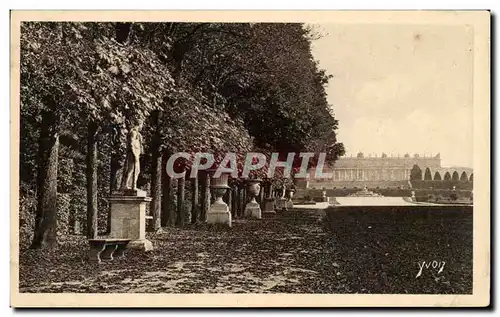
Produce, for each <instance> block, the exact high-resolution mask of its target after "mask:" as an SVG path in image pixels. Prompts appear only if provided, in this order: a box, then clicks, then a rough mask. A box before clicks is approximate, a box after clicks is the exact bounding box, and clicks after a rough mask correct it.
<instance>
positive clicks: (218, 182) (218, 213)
mask: <svg viewBox="0 0 500 317" xmlns="http://www.w3.org/2000/svg"><path fill="white" fill-rule="evenodd" d="M207 172H208V173H209V176H210V190H211V192H212V195H213V197H214V198H215V201H214V202H213V203H212V204H211V205H210V208H209V210H208V212H207V223H208V224H224V225H228V226H229V227H231V212H230V211H229V206H228V205H227V204H226V203H225V202H224V201H223V200H222V197H224V194H225V193H226V192H227V190H228V189H229V188H230V187H229V184H228V180H229V174H227V173H222V174H221V175H220V176H219V177H215V170H208V171H207Z"/></svg>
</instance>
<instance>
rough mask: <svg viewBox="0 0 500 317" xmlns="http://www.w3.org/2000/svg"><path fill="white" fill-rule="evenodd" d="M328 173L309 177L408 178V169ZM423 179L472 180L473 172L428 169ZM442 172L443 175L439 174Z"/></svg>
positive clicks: (409, 174) (351, 179) (339, 179)
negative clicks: (328, 174) (468, 173)
mask: <svg viewBox="0 0 500 317" xmlns="http://www.w3.org/2000/svg"><path fill="white" fill-rule="evenodd" d="M329 173H331V174H332V177H331V178H316V177H315V176H314V173H313V174H312V175H311V179H313V180H314V181H318V182H325V181H327V182H328V181H402V180H410V176H411V170H410V169H334V170H333V171H330V172H329ZM422 174H423V175H422V178H421V179H423V180H454V181H472V179H473V174H472V173H470V175H467V172H465V171H462V172H461V173H460V172H459V171H441V172H439V171H436V172H435V173H434V175H432V172H430V170H429V169H426V170H425V172H424V173H422ZM441 174H443V175H441Z"/></svg>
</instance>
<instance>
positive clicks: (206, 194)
mask: <svg viewBox="0 0 500 317" xmlns="http://www.w3.org/2000/svg"><path fill="white" fill-rule="evenodd" d="M202 180H203V184H202V193H201V214H200V220H201V221H203V222H204V221H206V220H207V212H208V210H209V209H210V175H209V174H208V173H204V175H203V179H202Z"/></svg>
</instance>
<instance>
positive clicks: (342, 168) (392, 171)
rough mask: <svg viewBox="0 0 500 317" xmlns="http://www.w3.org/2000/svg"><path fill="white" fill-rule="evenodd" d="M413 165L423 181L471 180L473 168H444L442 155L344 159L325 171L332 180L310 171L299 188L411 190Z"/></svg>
mask: <svg viewBox="0 0 500 317" xmlns="http://www.w3.org/2000/svg"><path fill="white" fill-rule="evenodd" d="M414 165H417V166H419V168H420V169H421V171H422V180H457V181H458V180H462V181H469V180H472V168H467V167H442V166H441V156H440V154H437V155H434V156H425V155H424V156H420V155H418V154H415V155H413V156H410V155H409V154H405V155H402V156H399V155H398V156H387V155H386V154H382V155H381V156H370V157H365V156H364V155H363V153H358V155H357V156H355V157H341V158H339V159H338V160H337V161H336V162H335V164H334V165H333V166H332V167H325V168H324V169H323V173H332V177H331V178H327V179H325V178H323V179H322V178H315V177H314V174H315V172H316V170H315V169H314V168H312V169H310V170H309V175H310V177H309V179H306V180H301V181H299V182H298V183H297V186H298V187H299V188H312V189H321V188H325V189H331V188H353V187H357V188H363V187H364V186H367V187H369V188H376V187H380V188H388V187H397V188H409V187H410V186H411V185H410V183H409V180H410V175H411V170H412V168H413V167H414Z"/></svg>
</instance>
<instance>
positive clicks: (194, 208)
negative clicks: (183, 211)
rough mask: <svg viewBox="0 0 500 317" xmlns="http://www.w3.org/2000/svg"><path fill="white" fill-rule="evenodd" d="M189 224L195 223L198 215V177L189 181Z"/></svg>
mask: <svg viewBox="0 0 500 317" xmlns="http://www.w3.org/2000/svg"><path fill="white" fill-rule="evenodd" d="M191 192H192V196H191V223H196V221H197V220H198V213H199V208H200V207H199V198H198V196H199V195H198V175H196V177H195V178H193V179H191Z"/></svg>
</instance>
